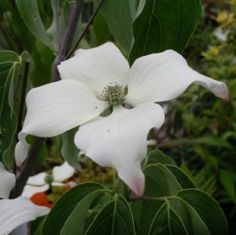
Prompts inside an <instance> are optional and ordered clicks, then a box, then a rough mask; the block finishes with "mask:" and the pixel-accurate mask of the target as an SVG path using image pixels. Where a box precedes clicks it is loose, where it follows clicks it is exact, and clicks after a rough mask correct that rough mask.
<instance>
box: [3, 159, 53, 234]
mask: <svg viewBox="0 0 236 235" xmlns="http://www.w3.org/2000/svg"><path fill="white" fill-rule="evenodd" d="M0 179H1V181H0V198H4V199H0V234H9V233H10V232H11V231H12V230H13V229H15V228H16V227H18V226H19V225H21V224H24V223H26V222H29V221H31V220H34V219H36V218H37V217H40V216H44V215H46V214H47V213H48V212H49V209H48V208H46V207H42V206H36V205H34V204H33V203H32V202H31V201H30V200H29V199H28V198H26V197H18V198H15V199H6V198H8V197H9V194H10V191H11V190H12V188H13V187H14V186H15V181H16V179H15V175H14V174H12V173H10V172H8V171H7V170H6V169H5V168H4V166H3V164H2V163H1V162H0Z"/></svg>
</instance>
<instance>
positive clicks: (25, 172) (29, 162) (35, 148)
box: [10, 137, 43, 198]
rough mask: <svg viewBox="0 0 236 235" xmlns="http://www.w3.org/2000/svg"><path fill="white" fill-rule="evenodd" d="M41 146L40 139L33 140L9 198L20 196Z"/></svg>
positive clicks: (41, 141)
mask: <svg viewBox="0 0 236 235" xmlns="http://www.w3.org/2000/svg"><path fill="white" fill-rule="evenodd" d="M42 144H43V139H42V138H38V137H37V138H35V142H34V143H33V145H32V147H31V148H30V151H29V154H28V158H27V159H26V161H25V163H24V165H23V167H22V169H21V172H20V174H19V176H18V178H17V179H16V186H15V188H14V189H13V190H12V191H11V195H10V198H16V197H18V196H20V195H21V193H22V191H23V189H24V187H25V184H26V182H27V180H28V178H29V175H31V174H32V170H33V167H34V165H35V163H36V156H38V154H39V151H40V148H41V146H42Z"/></svg>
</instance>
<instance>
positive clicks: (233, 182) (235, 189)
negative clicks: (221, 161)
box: [220, 170, 236, 204]
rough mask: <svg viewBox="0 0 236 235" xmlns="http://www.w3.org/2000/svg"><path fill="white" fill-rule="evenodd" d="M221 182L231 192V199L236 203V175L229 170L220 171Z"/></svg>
mask: <svg viewBox="0 0 236 235" xmlns="http://www.w3.org/2000/svg"><path fill="white" fill-rule="evenodd" d="M220 182H221V184H222V185H223V186H224V188H225V190H226V192H227V193H228V194H229V196H230V198H231V200H232V201H233V202H234V203H235V204H236V175H235V172H232V171H229V170H221V171H220Z"/></svg>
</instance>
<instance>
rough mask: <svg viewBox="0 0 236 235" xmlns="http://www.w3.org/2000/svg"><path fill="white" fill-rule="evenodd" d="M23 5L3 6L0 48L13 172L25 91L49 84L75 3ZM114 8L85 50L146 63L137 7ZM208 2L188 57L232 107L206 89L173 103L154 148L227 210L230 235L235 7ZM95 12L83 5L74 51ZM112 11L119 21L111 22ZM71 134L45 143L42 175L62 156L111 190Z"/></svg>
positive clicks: (235, 195) (0, 138)
mask: <svg viewBox="0 0 236 235" xmlns="http://www.w3.org/2000/svg"><path fill="white" fill-rule="evenodd" d="M22 2H23V1H21V0H16V1H14V0H1V1H0V49H1V50H4V51H2V52H1V53H0V112H1V117H0V156H1V160H2V161H3V162H4V163H5V165H7V166H8V167H9V168H11V167H12V166H13V156H14V154H13V151H14V146H15V143H16V140H17V138H16V137H17V133H18V131H19V130H20V129H21V123H22V120H23V117H24V112H25V107H24V97H25V94H26V91H27V90H28V89H30V88H31V87H35V86H39V85H42V84H45V83H48V82H49V81H50V77H51V70H52V64H53V61H54V58H55V55H56V53H57V50H58V47H59V42H60V40H61V37H62V33H63V31H64V29H65V26H66V24H67V22H68V17H69V10H70V7H71V4H72V3H73V1H70V0H60V1H56V0H50V1H38V4H36V1H31V0H25V1H24V2H27V4H25V3H24V5H23V3H22ZM109 2H111V1H108V3H107V4H105V5H104V6H103V7H102V9H101V11H100V12H99V13H98V14H97V16H96V17H95V19H94V21H93V23H92V24H91V25H90V27H89V30H88V31H87V33H86V35H85V37H83V39H82V40H81V42H80V47H83V48H89V47H93V46H97V45H100V44H102V43H104V42H106V41H108V40H112V41H115V42H116V43H117V45H118V46H119V47H120V48H121V50H122V51H123V53H124V54H125V55H126V57H129V60H130V62H132V61H133V60H134V59H135V58H136V57H138V56H140V51H139V49H137V47H138V45H140V42H139V44H137V45H135V43H136V42H137V39H138V33H139V29H137V28H135V24H134V25H133V29H132V28H131V23H132V21H134V19H135V15H136V8H137V3H138V1H136V0H133V1H123V3H122V4H123V5H122V6H123V8H119V7H120V6H119V5H117V6H115V5H114V4H109ZM117 2H118V1H117ZM202 3H203V7H204V11H203V16H202V19H201V21H200V23H199V25H198V27H197V29H196V31H195V32H194V34H193V37H192V38H191V40H190V42H189V44H188V46H187V48H186V49H185V51H184V56H185V57H186V58H187V60H188V62H189V63H190V64H191V66H192V67H193V68H194V69H196V70H198V71H200V72H201V73H203V74H206V75H207V76H209V77H212V78H214V79H217V80H222V81H225V82H226V83H227V85H228V86H229V89H230V96H231V97H230V101H229V102H227V103H226V102H224V101H222V100H219V99H216V98H215V97H214V96H213V95H212V94H211V93H209V92H208V91H207V90H205V89H199V87H198V86H193V87H191V88H190V89H189V90H188V92H186V93H185V94H183V95H182V96H181V97H180V98H179V99H177V100H175V101H173V102H172V103H168V106H167V118H166V119H167V120H166V123H165V126H164V127H163V128H162V129H161V130H160V131H158V132H156V131H154V132H153V133H154V135H152V137H153V138H155V139H156V143H157V144H156V145H157V146H156V147H158V148H159V149H161V150H162V151H163V152H165V153H167V154H168V155H169V156H171V157H173V158H174V159H175V160H176V161H177V162H178V164H179V165H180V166H181V168H182V169H183V170H184V171H185V172H186V174H188V175H189V176H190V177H191V178H192V180H193V181H194V183H195V184H196V185H197V186H198V188H201V189H203V190H204V191H206V192H208V193H210V194H211V195H213V196H214V197H215V198H216V199H217V200H218V201H219V202H220V203H221V205H222V207H223V209H224V211H225V213H226V215H227V217H228V220H229V225H230V231H231V234H235V233H236V226H235V220H236V145H235V143H236V112H235V108H236V79H235V78H236V56H235V54H236V44H235V40H236V1H235V0H204V1H202ZM196 4H197V1H196ZM26 5H27V9H26V8H25V6H26ZM97 5H98V1H96V0H94V1H92V0H87V1H85V4H84V8H83V14H82V16H81V18H80V22H79V24H78V26H77V30H76V35H75V38H74V42H73V45H74V46H75V45H76V42H77V41H78V40H79V38H80V35H81V32H83V30H84V28H85V27H86V25H87V22H88V21H89V19H90V16H91V14H92V12H93V11H94V9H95V8H96V6H97ZM124 9H126V10H124ZM127 9H129V10H127ZM109 12H112V13H113V14H112V15H109V14H108V13H109ZM121 12H122V17H120V15H121ZM196 14H198V12H196ZM139 17H145V15H141V16H139ZM108 19H109V20H108ZM135 20H138V19H137V18H136V19H135ZM124 22H125V23H124ZM116 24H119V25H120V27H116ZM193 24H194V22H193ZM143 27H144V28H145V25H143ZM132 30H133V34H134V38H132ZM186 30H187V29H186ZM154 33H155V32H154ZM182 35H183V36H180V37H183V38H184V32H183V34H182ZM146 40H150V43H149V45H150V46H149V47H148V48H146V52H145V53H146V54H148V53H149V52H150V51H153V48H152V46H155V45H152V43H153V42H152V41H151V39H150V38H147V39H146ZM186 40H187V39H186ZM132 42H134V44H133V45H132ZM160 45H162V47H161V48H158V50H161V49H163V48H165V44H163V43H162V44H161V42H160ZM131 47H132V48H131ZM182 47H184V45H183V46H182ZM179 51H181V49H180V50H179ZM22 97H23V98H22ZM73 133H74V130H71V131H69V132H67V133H65V134H63V135H62V136H61V137H56V138H54V139H48V140H47V141H46V142H45V143H44V145H43V147H42V149H41V153H40V157H39V158H38V160H37V161H38V163H39V164H38V169H37V171H42V170H45V169H49V167H51V166H52V165H55V163H59V162H60V161H61V158H60V156H61V155H62V156H63V157H64V158H65V159H66V160H67V161H68V162H69V163H70V164H72V165H73V166H75V167H76V168H77V169H78V170H79V172H82V173H79V174H80V177H81V182H84V181H91V180H97V181H99V182H102V183H109V182H110V181H111V180H112V178H113V177H114V172H113V171H112V170H110V169H105V170H102V169H101V168H99V167H97V166H96V165H95V164H93V163H91V162H90V161H88V160H86V158H84V157H82V158H81V157H79V158H78V150H77V149H76V148H75V147H74V144H73ZM151 148H152V147H151ZM79 156H80V155H79ZM45 159H46V161H45ZM83 169H87V170H86V171H84V170H83ZM91 169H92V170H91ZM94 169H95V171H94ZM102 171H104V172H102ZM104 175H105V176H104ZM106 177H107V178H106Z"/></svg>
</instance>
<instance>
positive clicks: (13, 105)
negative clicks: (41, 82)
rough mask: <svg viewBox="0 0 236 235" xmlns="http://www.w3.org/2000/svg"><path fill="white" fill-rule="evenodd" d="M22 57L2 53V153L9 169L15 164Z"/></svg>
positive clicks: (0, 107)
mask: <svg viewBox="0 0 236 235" xmlns="http://www.w3.org/2000/svg"><path fill="white" fill-rule="evenodd" d="M21 67H22V57H21V56H18V55H17V54H16V53H15V52H12V51H0V75H1V79H0V153H1V160H2V161H3V162H4V163H5V165H7V166H8V167H9V168H11V167H12V164H13V158H14V155H13V145H14V140H15V136H16V128H17V120H18V117H17V113H18V108H19V107H18V106H19V97H20V95H21V93H20V90H21V89H20V87H21V77H20V75H21V72H22V71H21Z"/></svg>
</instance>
